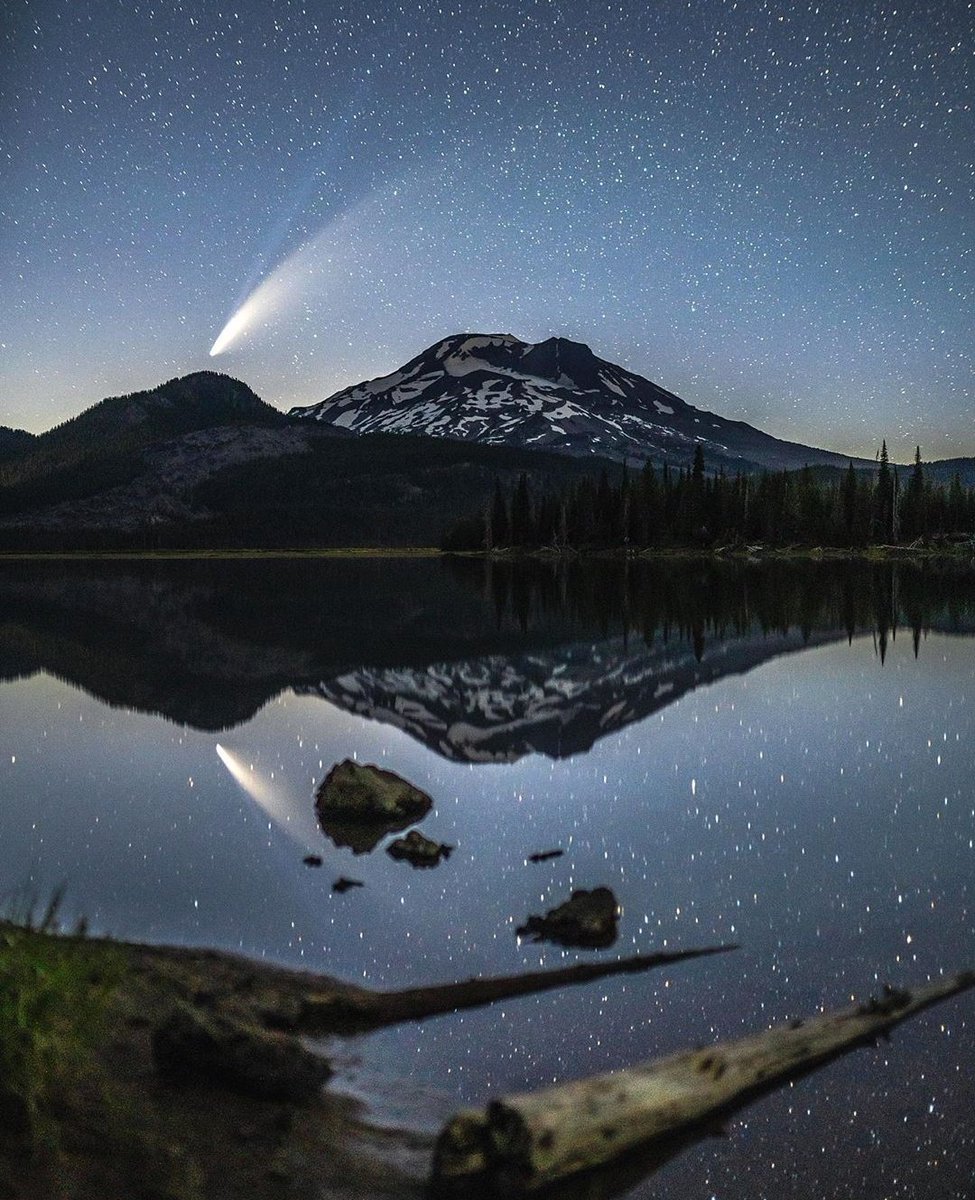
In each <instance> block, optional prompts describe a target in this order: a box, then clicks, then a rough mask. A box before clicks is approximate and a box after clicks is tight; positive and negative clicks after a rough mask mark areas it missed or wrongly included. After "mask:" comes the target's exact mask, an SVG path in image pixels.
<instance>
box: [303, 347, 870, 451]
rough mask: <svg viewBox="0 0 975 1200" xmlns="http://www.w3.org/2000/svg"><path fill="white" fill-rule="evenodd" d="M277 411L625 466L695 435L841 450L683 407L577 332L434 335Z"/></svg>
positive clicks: (709, 441)
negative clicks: (395, 365) (380, 365)
mask: <svg viewBox="0 0 975 1200" xmlns="http://www.w3.org/2000/svg"><path fill="white" fill-rule="evenodd" d="M288 415H289V416H291V417H293V418H295V419H298V420H308V421H318V422H321V423H324V424H328V425H332V426H335V427H338V428H341V429H348V430H351V431H352V432H353V433H358V434H363V433H411V434H425V435H428V436H432V437H443V438H455V439H459V440H462V441H477V442H482V443H488V444H493V445H499V444H501V445H507V446H522V447H530V448H532V449H539V450H549V451H556V452H558V453H560V454H568V455H574V456H578V457H589V456H591V455H600V456H603V457H606V458H610V459H615V460H616V461H617V462H624V461H626V462H630V463H632V464H635V465H636V464H640V463H642V462H645V461H646V460H647V459H650V460H652V461H654V462H657V463H659V462H663V461H667V462H672V463H689V462H690V461H691V460H692V458H693V456H694V451H695V448H696V447H697V446H698V445H700V446H701V448H702V449H703V451H704V455H705V458H706V460H707V461H708V462H709V463H710V464H711V465H714V466H718V465H722V466H724V467H725V468H726V469H731V470H736V469H739V468H741V469H744V470H754V469H756V467H769V468H772V469H776V470H779V469H795V468H799V467H803V466H806V465H810V466H814V465H830V466H843V467H845V466H847V465H848V463H849V461H850V460H849V458H848V457H847V456H846V455H842V454H834V453H833V452H832V451H829V450H818V449H814V448H812V447H809V446H802V445H799V444H798V443H795V442H783V441H780V440H779V439H778V438H774V437H771V436H770V435H769V434H767V433H762V432H761V430H759V429H755V428H754V427H753V426H751V425H747V424H745V422H743V421H729V420H727V419H726V418H724V417H719V416H717V415H716V414H715V413H710V412H707V411H706V410H704V409H700V408H694V407H693V405H690V404H687V403H686V402H685V401H684V400H682V399H681V398H680V397H679V396H675V395H674V394H673V393H672V392H668V391H665V390H664V389H663V388H661V387H658V386H657V384H655V383H651V382H650V381H649V380H648V379H644V378H643V377H642V376H641V375H636V374H634V373H633V372H632V371H627V370H625V369H624V368H623V367H619V366H616V365H614V364H613V363H610V362H606V361H605V360H604V359H601V358H598V357H597V356H596V355H595V354H593V352H592V350H590V349H589V347H588V346H585V345H583V344H582V343H580V342H572V341H569V340H568V339H566V338H549V339H548V340H547V341H544V342H538V343H536V344H533V343H530V342H523V341H520V340H519V339H518V338H516V337H512V336H511V334H506V333H502V334H487V335H485V334H468V333H461V334H456V335H454V336H453V337H448V338H445V339H444V340H443V341H442V342H438V343H437V344H436V345H434V346H430V347H429V348H428V349H426V350H424V351H423V353H422V354H420V355H418V356H417V357H416V358H413V359H411V360H410V361H409V362H408V363H406V365H405V366H403V367H400V368H399V370H397V371H394V372H393V373H392V374H391V375H385V376H382V377H381V378H379V379H373V380H370V381H368V382H366V383H359V384H356V385H355V386H354V387H350V388H346V389H345V390H344V391H341V392H336V394H335V395H333V396H330V397H329V398H328V399H327V400H323V401H322V402H321V403H320V404H313V405H310V406H308V407H304V408H292V409H291V410H290V412H289V414H288ZM855 461H857V464H858V465H861V466H870V465H872V464H871V463H868V462H867V461H866V460H855Z"/></svg>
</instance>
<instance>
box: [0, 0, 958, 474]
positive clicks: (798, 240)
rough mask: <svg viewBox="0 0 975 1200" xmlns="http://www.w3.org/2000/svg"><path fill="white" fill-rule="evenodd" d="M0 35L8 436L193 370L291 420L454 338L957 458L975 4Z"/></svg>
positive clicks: (158, 9)
mask: <svg viewBox="0 0 975 1200" xmlns="http://www.w3.org/2000/svg"><path fill="white" fill-rule="evenodd" d="M2 7H3V12H2V16H0V31H2V41H0V80H2V84H0V104H2V108H0V171H2V178H0V212H2V223H0V263H2V269H3V280H4V285H3V304H2V306H0V424H6V425H13V426H18V427H24V428H29V429H32V430H35V431H40V430H43V429H45V428H48V427H49V426H50V425H52V424H54V423H55V422H57V421H60V420H64V419H65V418H66V417H69V416H71V415H73V414H75V413H76V412H78V411H80V410H81V409H82V408H83V407H85V406H87V405H89V404H91V403H94V402H95V401H97V400H99V399H100V398H102V397H103V396H105V395H108V394H113V393H119V392H127V391H132V390H136V389H139V388H144V387H150V386H153V385H155V384H157V383H159V382H161V381H162V380H163V379H166V378H169V377H172V376H174V375H180V374H185V373H187V372H189V371H192V370H198V369H202V368H208V367H213V368H215V369H219V370H224V371H227V372H228V373H230V374H233V375H235V376H237V377H239V378H242V379H244V380H246V381H247V382H248V383H249V384H250V385H251V386H252V387H253V388H254V389H255V390H256V391H257V392H258V393H259V394H260V395H261V396H263V397H264V398H265V399H266V400H268V401H270V402H272V403H274V404H276V405H279V406H281V407H287V406H289V405H291V404H305V403H312V402H314V401H317V400H320V399H323V398H324V397H325V396H326V395H328V394H330V393H331V392H332V391H334V390H336V389H337V388H339V387H342V386H345V385H347V384H349V383H352V382H355V381H358V380H359V379H362V378H365V377H369V376H374V375H377V374H381V373H385V372H386V371H389V370H392V369H393V368H394V367H396V366H398V365H400V364H401V363H402V362H404V361H405V360H406V359H408V358H410V357H412V356H413V355H414V354H416V353H418V352H419V351H420V350H421V349H422V348H423V347H425V346H426V345H428V344H430V343H432V342H434V341H436V340H438V339H439V338H440V337H442V336H444V335H446V334H449V333H454V332H459V331H462V330H472V331H475V330H476V331H481V332H511V333H514V334H516V335H517V336H519V337H522V338H525V339H527V340H533V341H534V340H538V339H541V338H544V337H548V336H551V335H553V334H560V335H563V336H567V337H572V338H576V339H578V340H582V341H585V342H587V343H589V344H590V345H591V346H592V347H593V349H594V350H595V351H596V352H597V353H598V354H601V355H602V356H603V357H606V358H609V359H611V360H613V361H616V362H619V363H621V364H623V365H625V366H627V367H629V368H630V369H632V370H635V371H638V372H640V373H641V374H644V375H646V376H648V377H649V378H651V379H653V380H654V381H656V382H658V383H660V384H661V385H663V386H665V387H668V388H670V389H672V390H674V391H676V392H678V394H680V395H681V396H683V397H684V398H685V399H686V400H688V401H689V402H691V403H694V404H698V405H701V406H703V407H706V408H712V409H714V410H715V411H718V412H720V413H721V414H722V415H725V416H729V417H736V418H742V419H745V420H748V421H750V422H752V423H753V424H755V425H758V426H759V427H761V428H763V429H766V430H767V431H769V432H771V433H774V434H777V435H779V436H783V437H787V438H790V439H794V440H799V441H804V442H809V443H812V444H816V445H824V446H828V447H829V448H831V449H836V450H840V451H845V452H850V453H861V454H866V455H870V456H872V455H873V453H874V451H875V450H876V448H877V446H878V445H879V442H880V439H881V437H884V436H886V438H887V441H888V444H889V445H890V447H891V449H892V453H893V455H894V457H895V458H899V459H907V458H909V457H910V455H911V454H912V452H913V448H914V445H915V443H916V442H919V443H920V444H921V447H922V451H923V453H924V455H925V457H930V458H934V457H943V456H947V455H955V454H973V453H975V407H973V403H972V382H973V337H972V331H973V328H975V304H973V299H975V256H973V248H975V219H973V217H975V204H973V201H975V120H973V100H972V93H973V86H972V78H973V54H975V37H973V32H975V5H973V4H972V3H966V2H965V0H944V2H942V3H928V4H925V3H911V2H907V3H905V2H903V0H891V2H890V3H839V2H838V0H822V2H821V3H819V4H815V3H810V4H800V3H794V2H791V0H783V2H781V3H776V4H768V3H757V2H751V0H738V2H737V3H731V2H721V0H693V2H691V3H685V4H680V3H675V2H669V0H662V2H660V3H648V2H647V0H643V2H640V3H638V2H632V3H631V2H629V0H626V2H623V3H615V4H605V3H584V2H580V0H577V2H574V3H550V2H546V0H517V2H514V3H507V2H504V0H488V2H486V3H446V2H445V3H442V4H438V3H434V2H424V3H419V4H396V3H393V2H390V0H377V2H376V3H374V4H369V3H362V2H361V0H355V2H352V3H325V2H319V3H316V2H314V0H307V2H305V3H301V2H298V0H296V2H289V0H228V2H227V3H224V2H222V0H220V2H212V3H210V2H206V0H196V2H189V3H178V2H176V0H165V2H152V0H147V2H145V3H137V2H132V0H124V2H120V0H26V2H25V0H5V3H4V4H3V6H2ZM255 288H258V289H259V290H258V292H257V293H256V296H255V298H254V300H253V301H252V303H251V305H250V307H249V308H248V309H247V310H246V312H247V314H248V316H247V322H246V323H245V327H244V328H243V330H242V331H241V333H240V336H238V337H237V338H236V339H235V340H233V341H232V342H231V344H230V345H229V347H228V348H227V350H226V351H225V352H224V353H222V354H220V355H218V356H216V357H211V356H210V354H209V351H210V348H211V346H212V345H213V343H214V341H215V339H216V338H217V337H218V335H219V334H220V332H221V330H222V329H223V328H224V326H225V324H226V322H227V321H228V319H229V318H231V317H232V316H233V314H234V313H235V312H236V311H237V310H238V308H239V306H240V305H241V303H242V302H243V301H245V299H246V298H247V297H248V296H250V295H251V294H252V293H253V292H254V289H255Z"/></svg>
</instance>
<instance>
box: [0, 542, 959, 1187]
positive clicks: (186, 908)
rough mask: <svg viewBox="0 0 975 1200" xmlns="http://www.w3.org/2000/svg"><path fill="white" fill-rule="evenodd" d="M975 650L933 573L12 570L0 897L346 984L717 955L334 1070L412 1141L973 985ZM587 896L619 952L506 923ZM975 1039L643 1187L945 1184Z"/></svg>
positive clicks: (903, 1048)
mask: <svg viewBox="0 0 975 1200" xmlns="http://www.w3.org/2000/svg"><path fill="white" fill-rule="evenodd" d="M973 633H975V577H972V576H969V575H965V574H964V573H958V572H952V573H947V574H946V573H941V572H937V571H933V570H932V569H930V568H927V569H925V570H924V571H920V572H919V571H912V570H907V569H901V570H900V571H899V572H897V571H894V570H892V569H891V568H889V567H874V568H868V567H850V566H835V565H834V566H828V565H823V566H819V567H816V566H813V565H807V566H803V567H801V568H787V567H784V566H778V567H769V566H766V567H759V566H742V565H738V566H729V567H727V568H723V569H719V568H717V567H699V566H688V565H686V564H681V565H678V564H675V565H666V566H648V565H643V566H640V567H632V568H631V569H629V570H626V569H624V568H623V567H622V566H621V565H619V564H612V563H602V564H597V565H595V566H592V567H585V566H576V567H574V568H572V569H571V570H568V571H565V570H562V571H560V570H557V569H556V568H554V567H551V568H550V567H544V566H538V565H536V566H533V567H530V568H525V569H519V570H515V569H514V568H512V567H510V566H502V565H495V566H494V567H485V565H484V564H479V563H467V564H460V565H455V566H453V567H448V566H445V565H443V564H440V563H431V562H416V561H414V562H408V561H403V562H389V561H375V562H278V563H273V562H272V563H240V562H227V563H216V564H213V563H210V564H206V563H179V564H156V565H149V564H120V563H117V564H106V565H103V566H100V567H99V566H92V565H88V566H73V567H72V566H69V565H63V564H62V565H58V564H39V565H37V566H27V565H25V564H16V565H15V564H11V563H6V564H3V565H2V567H0V678H2V680H3V682H2V683H0V801H2V809H0V814H2V815H0V822H2V825H0V835H2V845H3V853H2V856H0V890H2V891H4V892H5V893H6V894H8V895H12V894H15V893H16V892H17V891H18V889H25V888H26V889H32V890H33V891H35V892H36V893H38V894H39V895H40V896H42V897H43V896H46V895H47V894H49V893H50V891H51V890H53V889H54V888H55V887H57V886H58V885H60V884H62V883H63V884H65V885H66V888H67V901H66V910H67V913H66V915H67V916H68V917H69V918H70V917H73V916H80V915H82V914H84V915H85V916H86V918H87V919H88V921H89V923H90V925H91V927H92V929H93V930H95V931H98V932H107V933H112V934H115V935H118V936H121V937H126V938H138V939H144V940H149V941H155V942H179V943H186V944H197V945H215V946H220V947H226V948H231V949H234V950H239V951H243V952H245V953H247V954H250V955H254V956H258V957H266V958H268V959H271V960H274V961H276V962H284V963H289V964H300V965H302V966H305V967H307V968H309V969H312V970H318V971H325V972H329V973H331V974H335V975H339V976H341V977H343V978H347V979H353V980H357V981H360V982H364V983H366V984H368V985H370V986H375V987H397V986H404V985H409V984H421V983H423V984H426V983H431V982H436V981H438V980H444V981H447V980H452V979H456V978H464V977H467V976H470V975H472V974H476V973H479V972H484V973H509V972H514V971H518V970H520V969H529V968H537V967H540V966H554V965H559V964H562V963H568V962H572V961H577V960H578V961H582V960H590V959H592V958H593V957H598V956H603V957H615V956H619V955H626V954H631V953H634V952H637V951H650V950H654V949H659V948H663V947H669V948H685V947H693V946H701V945H709V944H714V943H718V942H738V943H740V945H741V949H740V950H739V951H737V952H736V953H734V954H729V955H726V956H721V957H719V958H714V959H707V960H703V961H702V962H700V963H691V964H688V965H686V966H680V967H675V968H673V969H672V970H671V971H668V972H664V973H659V972H658V973H651V974H649V975H646V976H643V977H627V978H622V979H612V980H608V981H606V982H604V983H597V984H594V985H589V986H587V987H583V988H577V989H572V990H569V991H565V992H561V993H556V994H550V995H546V996H542V997H539V998H535V999H523V1000H518V1001H515V1002H512V1003H510V1004H507V1005H500V1006H495V1007H493V1008H490V1009H487V1010H484V1011H483V1012H478V1013H469V1014H465V1015H464V1016H462V1017H461V1016H458V1017H454V1018H441V1019H437V1020H434V1021H430V1022H428V1023H426V1024H425V1025H424V1026H422V1027H419V1028H417V1027H415V1026H407V1027H404V1028H401V1029H397V1030H392V1031H389V1032H386V1033H383V1034H380V1035H376V1036H373V1037H370V1038H368V1039H360V1040H356V1041H354V1042H352V1043H351V1044H350V1043H345V1044H344V1045H342V1046H341V1047H331V1048H330V1053H333V1054H336V1055H337V1056H338V1057H339V1058H340V1060H341V1061H342V1063H343V1064H344V1067H343V1072H342V1078H341V1080H340V1085H341V1086H343V1087H345V1088H347V1089H348V1090H350V1091H353V1092H358V1093H360V1094H363V1095H365V1096H366V1097H367V1098H368V1099H369V1100H370V1101H371V1103H372V1104H373V1106H374V1109H375V1112H376V1117H377V1119H378V1120H384V1121H390V1122H395V1123H399V1122H405V1123H408V1124H410V1125H413V1126H417V1127H420V1128H422V1129H434V1128H436V1127H437V1126H438V1125H439V1124H440V1122H441V1121H442V1120H443V1119H444V1118H445V1116H446V1115H448V1114H449V1113H450V1112H452V1111H453V1110H454V1109H455V1108H456V1107H457V1106H458V1105H459V1104H460V1103H463V1102H481V1101H483V1100H485V1099H486V1098H489V1097H490V1096H491V1095H494V1094H501V1093H504V1092H507V1091H512V1090H520V1089H523V1088H526V1087H536V1086H539V1085H542V1084H545V1083H549V1082H551V1081H554V1080H562V1079H567V1078H571V1077H576V1076H580V1075H585V1074H589V1073H592V1072H595V1071H601V1070H606V1069H609V1068H613V1067H619V1066H624V1065H626V1064H628V1063H631V1062H634V1061H637V1060H639V1059H643V1058H646V1057H649V1056H652V1055H656V1054H660V1053H666V1052H669V1051H671V1050H674V1049H678V1048H682V1047H686V1046H692V1045H695V1044H698V1043H704V1042H708V1041H711V1040H712V1039H714V1038H719V1037H732V1036H736V1035H739V1034H743V1033H745V1032H749V1031H754V1030H757V1029H760V1028H763V1027H765V1026H767V1025H768V1024H771V1023H774V1022H778V1021H781V1020H783V1019H786V1018H789V1017H793V1016H797V1015H800V1014H804V1013H809V1012H812V1011H814V1010H815V1009H816V1008H818V1007H820V1006H835V1005H842V1004H845V1003H847V1002H848V1001H849V1000H850V999H851V997H853V996H856V997H857V998H858V999H863V998H865V997H866V996H867V995H869V994H870V993H871V992H874V993H877V992H879V989H880V987H881V985H882V984H883V983H884V982H885V981H888V980H889V981H891V982H893V983H898V984H910V983H912V982H919V981H922V980H924V979H926V978H928V977H929V976H931V975H934V974H937V973H938V972H940V971H942V970H945V971H953V970H956V969H959V968H961V967H964V966H971V965H972V964H973V963H975V915H973V911H972V874H973V867H975V848H973V845H975V843H973V839H975V787H973V783H972V778H973V765H975V751H973V748H972V747H973V740H972V739H973V733H975V721H973V718H975V711H973V699H975V696H973V693H975V640H973V637H972V634H973ZM218 745H220V746H222V747H223V748H224V750H225V751H226V752H227V754H225V755H224V757H223V758H221V757H220V756H218V754H217V752H216V748H217V746H218ZM228 756H229V757H228ZM347 756H355V757H356V758H358V759H359V760H360V761H364V762H375V763H379V764H381V765H383V766H385V767H388V768H390V769H392V770H395V771H397V772H399V773H400V774H402V775H404V776H406V777H407V778H408V779H410V780H412V781H413V782H415V783H416V784H418V785H419V786H421V787H423V788H424V789H425V790H427V791H428V792H429V793H430V794H431V796H432V797H433V798H434V801H435V808H434V810H433V811H432V812H431V813H430V815H429V816H428V817H427V818H426V819H425V820H424V821H422V822H421V823H420V827H421V828H422V830H423V832H425V833H427V834H428V835H430V836H432V837H435V838H438V839H439V840H442V841H446V842H449V843H451V844H453V845H454V846H455V847H456V849H455V851H454V853H453V854H452V856H451V857H450V859H449V860H448V861H447V862H445V863H443V864H441V865H440V866H439V867H438V868H436V869H435V870H430V871H414V870H413V869H411V868H410V866H409V865H408V864H406V863H401V862H394V861H393V860H392V859H390V858H389V857H388V856H387V855H386V854H385V853H384V852H383V847H384V845H385V844H386V841H387V840H388V839H384V840H383V841H381V842H380V843H379V845H378V846H377V847H376V848H375V849H374V850H373V851H371V852H360V853H356V850H355V848H353V847H350V846H348V845H341V844H336V841H338V842H339V843H341V842H343V841H344V840H345V839H343V837H342V836H340V835H339V836H337V837H333V838H331V839H330V838H329V837H328V836H327V835H326V833H325V832H323V831H322V830H321V829H320V828H319V826H318V824H317V822H316V819H315V814H314V809H313V795H314V790H315V788H316V786H317V785H318V783H319V782H320V781H321V779H322V778H323V776H324V774H325V773H326V772H327V770H328V769H329V768H330V767H331V766H332V764H333V763H334V762H336V761H338V760H339V759H342V758H345V757H347ZM228 762H229V764H230V766H231V767H232V768H234V769H233V770H231V769H228V765H227V764H228ZM333 833H334V831H333ZM553 847H561V848H563V849H564V850H565V854H564V856H563V857H561V858H558V859H554V860H552V861H549V862H545V863H540V864H529V863H528V862H527V861H526V859H527V856H528V854H530V853H532V852H534V851H540V850H547V849H550V848H553ZM309 853H316V854H320V855H322V857H323V858H324V860H325V862H324V866H323V867H322V868H321V869H319V870H315V869H309V868H308V867H306V866H304V865H303V863H302V858H303V856H304V855H306V854H309ZM340 875H346V876H350V877H352V878H355V879H359V880H362V881H363V883H364V884H365V887H363V888H361V889H356V890H353V891H350V892H347V893H346V894H344V895H339V894H335V893H333V892H332V891H331V884H332V882H333V881H334V880H335V879H336V878H338V877H339V876H340ZM597 885H606V886H609V887H611V888H612V889H613V890H614V892H615V893H616V895H617V897H618V898H619V901H620V904H621V905H622V917H621V921H620V935H619V939H618V941H617V942H616V944H615V945H614V946H613V947H612V948H611V949H609V950H607V951H571V950H562V949H559V948H557V947H554V946H547V945H544V944H530V943H527V942H524V941H520V940H519V939H518V937H517V936H516V933H515V930H516V927H517V926H518V925H520V924H522V923H523V922H524V920H525V918H526V917H527V916H528V914H529V913H542V912H544V911H545V910H546V909H548V908H550V907H552V906H554V905H555V904H557V903H559V902H560V901H562V900H564V899H566V898H567V897H568V895H569V893H570V892H571V890H572V889H573V888H578V887H587V888H589V887H595V886H597ZM973 1032H975V1016H973V1012H972V1000H971V997H970V996H968V997H961V998H959V999H956V1000H954V1001H952V1002H949V1003H948V1004H946V1005H945V1006H943V1007H941V1008H938V1009H935V1010H933V1011H932V1012H931V1013H929V1014H926V1015H924V1016H922V1017H921V1018H919V1019H918V1020H916V1021H915V1022H913V1023H912V1024H911V1025H909V1026H907V1027H905V1028H904V1029H903V1030H901V1031H899V1032H897V1033H896V1034H895V1035H894V1040H893V1042H892V1043H891V1044H890V1045H885V1046H883V1047H882V1048H880V1049H876V1050H868V1051H862V1052H859V1053H858V1054H857V1055H855V1056H852V1057H850V1058H847V1059H846V1060H844V1061H842V1062H840V1063H837V1064H834V1065H833V1066H831V1067H829V1068H828V1069H826V1070H824V1071H822V1072H820V1073H818V1074H816V1075H815V1076H813V1077H812V1078H810V1079H808V1080H806V1081H803V1082H801V1083H799V1084H796V1085H795V1086H793V1087H790V1088H787V1089H785V1090H783V1091H781V1092H779V1093H777V1094H776V1095H775V1096H773V1097H770V1098H768V1099H766V1100H764V1101H762V1102H761V1103H759V1104H757V1105H754V1106H753V1107H751V1108H749V1109H747V1110H746V1111H745V1112H744V1114H743V1115H742V1116H741V1117H740V1118H739V1119H738V1120H737V1121H736V1122H735V1124H734V1126H733V1129H732V1137H731V1139H730V1140H728V1141H724V1140H722V1141H713V1142H708V1143H705V1144H702V1145H699V1146H696V1147H693V1148H691V1149H690V1150H688V1151H687V1152H686V1153H684V1154H683V1155H682V1156H680V1157H679V1158H677V1159H676V1160H675V1161H673V1162H672V1163H671V1164H669V1165H668V1166H667V1167H666V1168H665V1169H664V1170H663V1171H662V1172H661V1173H659V1174H658V1175H656V1176H655V1177H654V1178H653V1179H652V1180H651V1181H645V1182H643V1183H642V1184H636V1185H635V1186H634V1189H633V1191H632V1194H633V1195H634V1196H646V1197H650V1196H653V1197H690V1198H696V1197H701V1198H703V1200H708V1198H710V1197H718V1198H720V1200H731V1198H738V1197H741V1198H745V1197H749V1198H753V1197H762V1196H767V1197H783V1198H785V1197H795V1198H797V1200H798V1198H800V1197H818V1196H822V1197H827V1196H828V1197H833V1196H836V1197H839V1196H849V1195H857V1196H858V1197H861V1198H864V1200H874V1198H880V1197H932V1198H933V1197H957V1198H962V1197H965V1198H967V1197H970V1196H972V1195H973V1185H972V1178H973V1175H975V1116H973V1113H975V1084H973V1070H975V1037H973ZM404 1085H405V1086H404ZM404 1096H406V1097H407V1099H406V1100H404V1099H403V1097H404ZM627 1194H630V1193H627Z"/></svg>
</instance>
